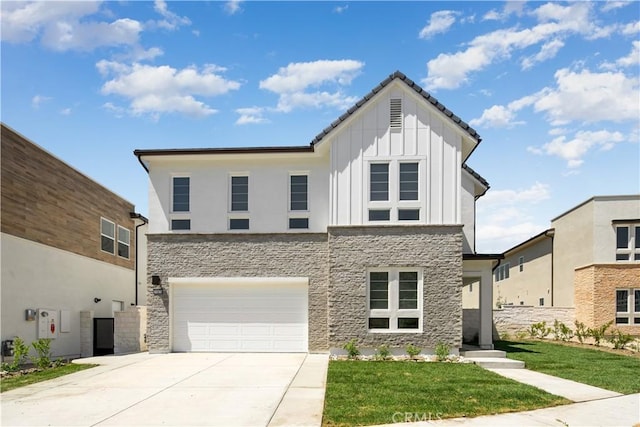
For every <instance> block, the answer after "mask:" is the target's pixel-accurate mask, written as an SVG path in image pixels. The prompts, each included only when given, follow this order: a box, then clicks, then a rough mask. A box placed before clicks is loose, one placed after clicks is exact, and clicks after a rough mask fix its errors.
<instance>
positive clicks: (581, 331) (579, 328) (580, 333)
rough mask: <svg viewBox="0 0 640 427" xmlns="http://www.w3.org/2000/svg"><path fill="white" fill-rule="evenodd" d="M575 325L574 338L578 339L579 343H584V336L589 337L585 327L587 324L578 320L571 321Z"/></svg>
mask: <svg viewBox="0 0 640 427" xmlns="http://www.w3.org/2000/svg"><path fill="white" fill-rule="evenodd" d="M573 323H574V324H575V325H576V338H578V341H580V344H582V343H584V340H585V338H589V336H590V335H589V330H588V329H587V325H585V324H584V323H582V322H578V321H577V320H576V321H575V322H573Z"/></svg>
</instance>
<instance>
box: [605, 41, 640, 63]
mask: <svg viewBox="0 0 640 427" xmlns="http://www.w3.org/2000/svg"><path fill="white" fill-rule="evenodd" d="M638 65H640V40H634V41H633V43H632V45H631V52H629V54H628V55H627V56H623V57H622V58H618V59H617V60H616V61H615V62H614V63H611V62H605V63H603V64H602V65H601V66H600V68H603V69H605V70H616V69H618V68H626V67H636V68H637V67H638Z"/></svg>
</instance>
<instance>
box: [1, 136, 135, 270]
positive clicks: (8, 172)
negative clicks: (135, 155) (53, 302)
mask: <svg viewBox="0 0 640 427" xmlns="http://www.w3.org/2000/svg"><path fill="white" fill-rule="evenodd" d="M1 140H2V155H1V165H2V167H1V169H2V176H1V187H0V188H1V190H0V193H2V198H1V205H2V218H1V229H2V232H3V233H8V234H11V235H13V236H17V237H21V238H23V239H28V240H31V241H34V242H38V243H42V244H45V245H49V246H53V247H56V248H59V249H63V250H65V251H69V252H73V253H76V254H78V255H83V256H86V257H90V258H94V259H98V260H100V261H105V262H108V263H111V264H116V265H119V266H122V267H126V268H130V269H133V268H134V257H135V235H134V234H135V226H134V221H133V220H132V219H131V218H130V217H129V213H130V212H133V210H134V206H133V205H132V204H131V203H129V202H127V201H126V200H124V199H122V198H121V197H119V196H117V195H115V194H114V193H112V192H111V191H109V190H107V189H106V188H104V187H103V186H101V185H100V184H98V183H96V182H94V181H92V180H91V179H89V178H87V177H86V176H84V175H83V174H81V173H80V172H78V171H77V170H75V169H73V168H72V167H70V166H68V165H67V164H65V163H64V162H62V161H61V160H59V159H57V158H56V157H54V156H52V155H51V154H49V153H47V152H46V151H44V150H43V149H41V148H40V147H38V146H37V145H35V144H33V143H32V142H30V141H29V140H27V139H26V138H24V137H22V136H21V135H20V134H18V133H16V132H14V131H13V130H11V129H10V128H8V127H6V126H4V125H2V137H1ZM115 170H116V169H114V171H115ZM114 173H115V172H114ZM101 216H102V217H105V218H106V219H109V220H111V221H113V222H115V223H116V224H119V225H121V226H123V227H125V228H127V229H129V231H130V232H131V234H130V244H131V246H130V250H129V254H130V256H129V259H124V258H121V257H119V256H117V255H111V254H108V253H105V252H102V251H101V249H100V217H101ZM116 242H117V240H116ZM116 246H117V243H116Z"/></svg>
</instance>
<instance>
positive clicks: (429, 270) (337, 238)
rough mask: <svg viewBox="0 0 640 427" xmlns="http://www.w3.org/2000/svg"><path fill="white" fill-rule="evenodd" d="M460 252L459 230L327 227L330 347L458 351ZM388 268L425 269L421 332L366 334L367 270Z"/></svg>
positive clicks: (460, 233)
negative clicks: (352, 345) (446, 347)
mask: <svg viewBox="0 0 640 427" xmlns="http://www.w3.org/2000/svg"><path fill="white" fill-rule="evenodd" d="M461 253H462V227H461V226H422V225H416V226H380V227H371V226H367V227H357V226H355V227H329V271H330V273H329V274H330V279H329V346H330V347H331V348H332V349H340V348H342V346H343V345H344V344H345V343H346V342H348V341H350V340H352V339H355V340H356V342H357V344H358V345H359V346H361V347H365V348H366V347H376V346H378V345H380V344H382V343H386V344H388V345H389V346H390V347H394V346H395V347H404V346H406V345H407V344H415V345H418V346H420V347H422V348H423V349H424V348H433V347H435V345H436V344H437V343H439V342H444V343H447V344H449V345H451V347H453V348H458V347H460V345H461V336H462V295H461V292H462V256H461ZM386 267H391V268H393V267H417V268H419V269H421V270H422V273H423V282H424V285H423V332H422V333H419V334H416V333H414V332H407V333H397V332H396V333H370V332H368V302H367V270H368V269H370V268H386Z"/></svg>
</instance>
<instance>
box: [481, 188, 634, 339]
mask: <svg viewBox="0 0 640 427" xmlns="http://www.w3.org/2000/svg"><path fill="white" fill-rule="evenodd" d="M494 287H495V289H494V298H495V302H496V303H497V304H513V305H527V306H555V307H575V317H576V319H577V320H579V321H581V322H584V323H585V324H587V326H598V325H601V324H603V323H606V322H608V321H614V323H615V326H616V327H618V328H619V329H621V330H627V331H629V332H631V333H634V334H639V333H640V195H627V196H596V197H592V198H590V199H589V200H587V201H585V202H583V203H581V204H579V205H578V206H576V207H574V208H572V209H570V210H569V211H567V212H565V213H563V214H562V215H560V216H558V217H556V218H554V219H552V220H551V228H550V229H548V230H545V231H543V232H542V233H540V234H538V235H536V236H534V237H532V238H530V239H529V240H526V241H525V242H523V243H520V244H519V245H517V246H515V247H513V248H511V249H509V250H508V251H506V252H505V253H504V260H503V261H502V262H501V264H500V265H499V266H498V267H497V268H496V269H495V278H494Z"/></svg>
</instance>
